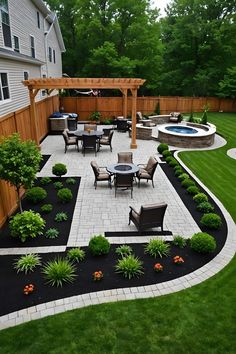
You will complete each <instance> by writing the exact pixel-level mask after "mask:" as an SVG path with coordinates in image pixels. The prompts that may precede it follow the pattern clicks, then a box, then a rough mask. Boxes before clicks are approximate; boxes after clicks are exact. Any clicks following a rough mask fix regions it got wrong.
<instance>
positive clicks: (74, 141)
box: [62, 129, 79, 153]
mask: <svg viewBox="0 0 236 354" xmlns="http://www.w3.org/2000/svg"><path fill="white" fill-rule="evenodd" d="M68 132H69V130H68V129H64V130H63V132H62V136H63V139H64V142H65V153H66V152H67V147H68V146H71V145H74V146H75V147H76V148H77V150H78V151H79V144H78V138H77V137H76V136H70V135H69V134H68Z"/></svg>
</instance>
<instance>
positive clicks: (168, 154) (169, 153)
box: [162, 150, 172, 159]
mask: <svg viewBox="0 0 236 354" xmlns="http://www.w3.org/2000/svg"><path fill="white" fill-rule="evenodd" d="M162 156H163V157H164V159H166V158H167V157H168V156H172V153H171V152H170V150H164V151H163V152H162Z"/></svg>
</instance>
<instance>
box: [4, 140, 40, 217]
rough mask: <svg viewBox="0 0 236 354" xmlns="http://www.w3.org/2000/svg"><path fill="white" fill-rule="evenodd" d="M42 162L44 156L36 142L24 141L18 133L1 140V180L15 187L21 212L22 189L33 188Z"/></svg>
mask: <svg viewBox="0 0 236 354" xmlns="http://www.w3.org/2000/svg"><path fill="white" fill-rule="evenodd" d="M41 160H42V155H41V153H40V151H39V149H38V147H37V145H36V144H35V142H33V141H31V140H27V141H22V140H21V139H20V136H19V134H17V133H14V134H12V135H11V136H8V137H2V138H0V179H3V180H5V181H7V182H8V183H10V185H12V186H14V187H15V189H16V192H17V202H18V205H19V207H20V211H22V205H21V199H20V188H21V187H24V189H29V188H31V187H32V185H33V182H34V180H35V178H36V173H37V172H38V169H39V163H40V161H41Z"/></svg>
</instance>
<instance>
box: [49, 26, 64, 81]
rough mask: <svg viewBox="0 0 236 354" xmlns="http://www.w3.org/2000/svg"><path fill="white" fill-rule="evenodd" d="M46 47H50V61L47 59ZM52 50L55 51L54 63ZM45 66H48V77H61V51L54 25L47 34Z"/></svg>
mask: <svg viewBox="0 0 236 354" xmlns="http://www.w3.org/2000/svg"><path fill="white" fill-rule="evenodd" d="M48 47H51V48H52V62H51V63H50V62H49V60H48ZM53 50H55V52H56V63H55V64H54V61H53ZM47 64H48V65H47V66H48V77H62V62H61V51H60V47H59V44H58V40H57V36H56V33H55V29H54V26H53V27H52V28H51V31H50V32H49V34H48V36H47Z"/></svg>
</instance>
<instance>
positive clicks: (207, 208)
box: [197, 202, 215, 213]
mask: <svg viewBox="0 0 236 354" xmlns="http://www.w3.org/2000/svg"><path fill="white" fill-rule="evenodd" d="M214 209H215V208H214V206H213V205H212V204H211V203H209V202H202V203H200V204H198V205H197V210H199V211H201V212H203V213H211V212H212V211H214Z"/></svg>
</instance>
